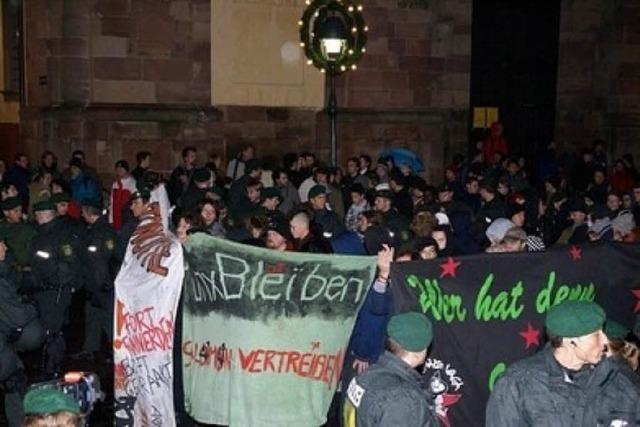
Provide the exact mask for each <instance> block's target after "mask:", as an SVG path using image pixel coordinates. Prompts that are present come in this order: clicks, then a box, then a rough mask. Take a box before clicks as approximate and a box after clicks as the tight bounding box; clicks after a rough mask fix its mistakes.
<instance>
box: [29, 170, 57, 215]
mask: <svg viewBox="0 0 640 427" xmlns="http://www.w3.org/2000/svg"><path fill="white" fill-rule="evenodd" d="M52 180H53V175H51V173H50V172H46V171H44V170H40V171H38V173H37V174H36V175H34V177H33V182H32V183H31V184H29V208H28V210H27V212H31V210H32V209H33V205H35V204H36V203H38V202H41V201H43V200H46V199H48V198H49V197H51V182H52Z"/></svg>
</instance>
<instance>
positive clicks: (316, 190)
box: [309, 184, 327, 199]
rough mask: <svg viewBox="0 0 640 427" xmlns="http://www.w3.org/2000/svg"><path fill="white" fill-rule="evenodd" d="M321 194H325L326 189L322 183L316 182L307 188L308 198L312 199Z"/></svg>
mask: <svg viewBox="0 0 640 427" xmlns="http://www.w3.org/2000/svg"><path fill="white" fill-rule="evenodd" d="M321 194H327V189H326V187H325V186H324V185H320V184H316V185H314V186H313V187H311V190H309V198H310V199H313V198H314V197H318V196H319V195H321Z"/></svg>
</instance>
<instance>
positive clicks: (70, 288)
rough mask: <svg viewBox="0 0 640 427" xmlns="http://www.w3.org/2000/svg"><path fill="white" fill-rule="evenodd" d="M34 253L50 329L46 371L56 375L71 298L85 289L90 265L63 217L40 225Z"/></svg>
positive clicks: (37, 291) (38, 297)
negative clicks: (84, 283)
mask: <svg viewBox="0 0 640 427" xmlns="http://www.w3.org/2000/svg"><path fill="white" fill-rule="evenodd" d="M30 253H31V268H32V273H33V279H34V285H33V286H34V294H33V297H34V299H35V301H36V305H37V307H38V310H39V313H40V318H41V319H42V323H43V325H44V327H45V329H46V330H47V342H46V365H45V370H46V372H47V373H53V372H55V370H57V369H59V367H60V364H61V363H62V360H63V358H64V353H65V349H66V345H65V342H64V338H63V337H62V327H63V326H64V323H65V316H66V312H67V309H68V308H69V306H70V304H71V297H72V295H73V293H74V292H76V290H78V289H79V288H80V287H81V286H82V282H83V280H82V279H83V276H84V275H83V271H84V268H85V265H86V264H85V263H84V262H83V259H82V246H81V243H80V240H79V238H78V237H77V236H76V235H75V233H74V231H73V230H72V229H70V228H68V227H67V226H66V224H65V221H64V219H63V218H60V217H56V218H54V219H53V220H51V221H50V222H48V223H46V224H42V225H39V226H38V228H37V234H36V235H35V236H34V238H33V239H32V241H31V249H30Z"/></svg>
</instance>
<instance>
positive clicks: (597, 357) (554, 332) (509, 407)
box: [486, 301, 640, 427]
mask: <svg viewBox="0 0 640 427" xmlns="http://www.w3.org/2000/svg"><path fill="white" fill-rule="evenodd" d="M605 320H606V315H605V312H604V310H603V309H602V308H601V307H600V306H599V305H598V304H596V303H594V302H589V301H565V302H563V303H560V304H558V305H556V306H554V307H552V308H551V309H550V310H549V312H548V313H547V317H546V322H545V325H546V328H547V333H548V335H549V341H550V343H549V344H548V345H547V346H546V347H545V348H544V349H543V350H542V351H540V352H538V353H537V354H535V355H533V356H531V357H529V358H526V359H524V360H521V361H519V362H517V363H515V364H514V365H512V366H511V367H509V368H508V369H507V371H506V372H505V374H504V375H503V376H502V377H501V378H500V379H499V380H498V381H497V383H496V385H495V388H494V390H493V393H492V394H491V396H490V398H489V402H488V404H487V410H486V426H487V427H503V426H504V427H507V426H508V427H515V426H558V425H563V426H576V427H577V426H632V425H638V422H640V406H639V405H638V402H640V378H638V377H637V376H636V375H635V374H634V373H633V372H632V371H631V369H629V367H628V366H626V365H624V364H621V363H616V361H615V360H614V359H613V358H607V359H603V355H604V348H605V345H606V344H607V338H606V336H605V334H604V333H603V326H604V324H605Z"/></svg>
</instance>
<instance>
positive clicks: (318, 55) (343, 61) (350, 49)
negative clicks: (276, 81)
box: [298, 0, 368, 166]
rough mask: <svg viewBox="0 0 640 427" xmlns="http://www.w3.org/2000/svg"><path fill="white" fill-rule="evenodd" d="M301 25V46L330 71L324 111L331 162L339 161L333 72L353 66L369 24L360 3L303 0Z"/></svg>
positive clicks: (311, 60) (316, 63) (312, 60)
mask: <svg viewBox="0 0 640 427" xmlns="http://www.w3.org/2000/svg"><path fill="white" fill-rule="evenodd" d="M306 4H307V6H308V7H307V8H306V9H305V11H304V13H303V15H302V19H301V20H300V21H299V22H298V24H299V25H300V40H301V41H300V46H301V47H303V48H304V52H305V55H306V56H307V58H308V61H307V64H309V65H314V66H315V67H316V68H318V69H319V70H320V71H321V72H323V73H326V74H328V75H329V99H328V101H327V114H328V116H329V124H330V126H329V131H330V139H331V164H332V166H337V165H338V138H337V125H336V118H337V115H338V102H337V99H336V76H337V75H338V74H341V73H343V72H345V71H347V70H355V69H356V68H357V67H356V63H357V62H358V61H359V60H360V58H361V57H362V55H363V54H364V52H365V51H366V49H365V45H366V43H367V35H366V33H367V31H368V28H367V26H366V25H365V22H364V19H363V18H362V10H363V7H362V5H355V4H352V3H350V2H348V1H343V0H313V1H312V0H306Z"/></svg>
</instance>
